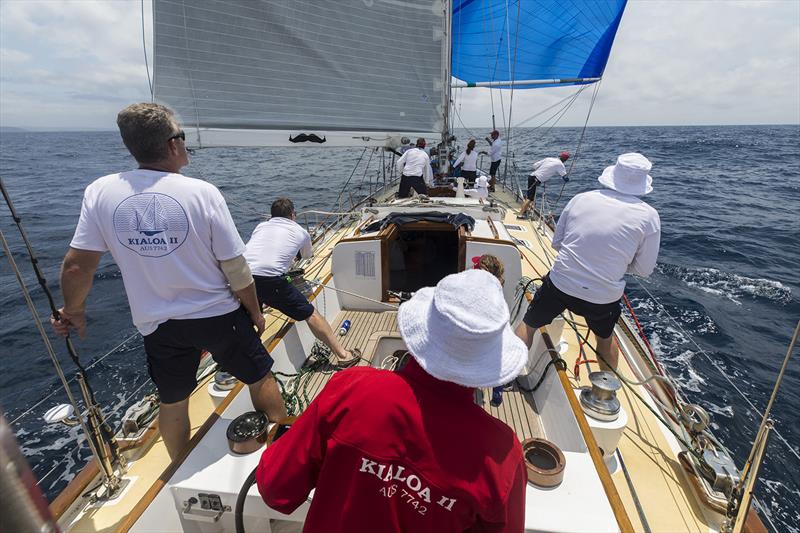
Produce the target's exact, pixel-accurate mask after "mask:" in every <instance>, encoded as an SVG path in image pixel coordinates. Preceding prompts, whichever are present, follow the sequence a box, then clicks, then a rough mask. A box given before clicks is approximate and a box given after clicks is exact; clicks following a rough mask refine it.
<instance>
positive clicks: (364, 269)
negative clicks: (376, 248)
mask: <svg viewBox="0 0 800 533" xmlns="http://www.w3.org/2000/svg"><path fill="white" fill-rule="evenodd" d="M356 276H360V277H362V278H374V277H375V252H356Z"/></svg>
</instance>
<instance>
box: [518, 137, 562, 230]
mask: <svg viewBox="0 0 800 533" xmlns="http://www.w3.org/2000/svg"><path fill="white" fill-rule="evenodd" d="M567 159H569V152H561V153H560V154H559V156H558V157H545V158H544V159H542V160H540V161H537V162H536V163H534V164H533V172H531V175H530V176H529V177H528V192H527V195H526V197H525V201H524V202H522V208H521V209H520V210H519V214H520V216H519V217H517V218H525V217H526V214H527V212H528V207H529V206H530V205H531V202H534V201H535V200H536V187H537V186H538V185H540V184H542V183H547V182H548V181H550V178H554V177H556V176H561V177H562V178H563V179H564V181H569V178H568V177H567V167H565V166H564V162H565V161H566V160H567Z"/></svg>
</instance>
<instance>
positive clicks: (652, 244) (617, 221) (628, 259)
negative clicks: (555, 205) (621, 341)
mask: <svg viewBox="0 0 800 533" xmlns="http://www.w3.org/2000/svg"><path fill="white" fill-rule="evenodd" d="M651 168H652V164H651V163H650V161H648V160H647V158H646V157H644V156H643V155H641V154H636V153H630V154H622V155H621V156H619V157H618V158H617V164H616V165H611V166H610V167H607V168H606V169H605V171H604V172H603V174H602V175H601V176H600V177H599V178H598V181H600V183H602V184H603V185H604V186H605V187H606V189H599V190H595V191H589V192H584V193H581V194H578V195H576V196H575V197H574V198H573V199H572V200H570V201H569V203H568V204H567V206H566V207H565V208H564V211H562V213H561V216H560V217H559V219H558V225H557V226H556V231H555V234H554V235H553V248H555V249H556V250H557V251H558V256H557V257H556V260H555V262H554V263H553V266H552V268H551V269H550V272H549V273H548V274H547V275H545V277H544V280H543V282H542V286H541V287H540V288H539V289H538V290H537V291H536V295H535V296H534V297H533V301H532V302H531V305H530V306H529V308H528V312H527V313H526V314H525V318H524V319H523V321H522V323H521V324H520V325H519V326H518V327H517V331H516V333H517V335H518V336H519V337H520V338H521V339H522V340H523V341H525V342H526V343H527V344H528V346H529V347H530V346H531V343H532V342H533V334H534V332H535V331H536V330H537V329H538V328H540V327H541V326H545V325H547V324H549V323H550V322H552V321H553V319H554V318H555V317H556V316H558V315H559V314H561V313H562V312H563V311H564V309H569V310H570V311H572V312H573V313H575V314H577V315H580V316H582V317H584V318H585V319H586V325H587V326H588V327H589V329H590V330H591V331H592V333H594V334H595V337H596V338H597V353H598V355H599V356H600V358H601V366H605V364H604V363H603V361H602V360H604V361H605V363H607V364H608V365H610V366H611V367H613V368H616V366H617V359H618V348H617V346H616V344H614V343H613V342H612V341H613V333H614V325H615V324H616V323H617V319H618V318H619V315H620V300H621V298H622V294H623V292H624V290H625V280H624V279H623V278H624V276H625V274H626V273H627V274H634V275H637V276H649V275H650V274H651V273H652V272H653V269H654V268H655V266H656V259H657V258H658V249H659V245H660V241H661V221H660V219H659V217H658V212H657V211H656V210H655V209H653V208H652V207H651V206H649V205H648V204H646V203H645V202H644V201H643V200H642V199H641V198H639V196H644V195H645V194H648V193H650V192H651V191H652V190H653V186H652V182H653V178H651V177H650V176H649V175H648V172H650V169H651Z"/></svg>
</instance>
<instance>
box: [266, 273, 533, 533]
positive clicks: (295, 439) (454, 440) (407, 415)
mask: <svg viewBox="0 0 800 533" xmlns="http://www.w3.org/2000/svg"><path fill="white" fill-rule="evenodd" d="M508 319H509V311H508V306H507V305H506V302H505V299H504V298H503V291H502V288H501V286H500V282H499V281H498V280H497V278H495V277H494V276H492V275H491V274H489V273H488V272H485V271H482V270H467V271H465V272H461V273H459V274H453V275H450V276H447V277H445V278H444V279H443V280H442V281H440V282H439V284H438V285H437V286H436V287H435V288H433V287H426V288H423V289H420V290H419V291H417V293H416V294H415V295H414V297H413V298H411V300H409V301H408V302H406V303H404V304H403V305H401V306H400V309H399V311H398V314H397V324H398V326H399V329H400V334H401V336H402V337H403V340H404V341H405V343H406V346H407V348H408V351H409V353H410V354H411V357H408V363H407V364H406V365H405V367H403V368H402V369H400V370H398V371H388V370H379V369H375V368H372V367H368V366H365V367H356V368H352V369H349V370H344V371H342V372H339V373H338V374H336V375H334V376H333V377H332V378H331V380H330V381H329V382H328V384H327V385H326V387H325V389H324V390H323V391H322V392H320V394H319V396H318V397H317V398H316V399H315V400H314V401H313V402H312V403H311V405H310V406H309V407H308V409H307V410H306V411H305V412H304V413H303V415H302V416H301V417H300V418H299V419H298V420H297V422H296V423H295V424H294V425H293V426H292V428H291V429H290V430H289V431H288V432H287V433H286V434H285V435H284V436H283V437H281V439H280V440H279V441H276V442H275V443H274V444H273V445H271V446H270V447H268V448H267V449H266V451H265V452H264V454H263V455H262V456H261V461H260V463H259V466H258V470H257V473H256V480H257V483H258V489H259V492H260V493H261V496H262V498H263V499H264V501H265V502H266V503H267V505H269V506H270V507H272V508H273V509H276V510H278V511H280V512H282V513H291V512H293V511H294V510H295V509H297V508H298V507H299V506H300V505H302V504H303V503H304V502H305V501H306V498H307V497H308V495H309V493H310V491H311V489H314V488H316V490H315V493H314V498H313V500H312V501H311V507H310V508H309V510H308V514H307V516H306V520H305V525H304V529H303V531H305V532H315V531H325V532H349V531H381V532H387V531H388V532H392V531H467V530H470V531H473V530H475V531H478V530H480V531H484V530H485V531H522V530H523V528H524V521H525V486H526V482H527V475H526V470H525V463H524V459H523V456H522V448H521V446H520V443H519V441H518V440H517V437H516V436H515V435H514V432H513V430H511V428H509V427H508V426H506V425H505V424H504V423H502V422H501V421H499V420H497V419H496V418H494V417H492V416H491V415H489V414H488V413H487V412H486V411H484V410H483V409H482V408H481V407H480V406H478V405H476V404H475V401H474V397H475V388H478V387H481V388H482V387H493V386H496V385H500V384H504V383H508V382H510V381H512V380H513V379H514V378H515V377H516V376H517V374H519V373H520V371H521V370H522V368H523V366H524V364H525V362H526V361H527V358H528V350H527V349H526V348H525V345H524V344H523V343H522V342H521V341H520V340H519V338H517V337H516V336H515V335H514V333H513V332H512V331H511V328H510V327H509V325H508Z"/></svg>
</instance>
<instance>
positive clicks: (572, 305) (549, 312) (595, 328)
mask: <svg viewBox="0 0 800 533" xmlns="http://www.w3.org/2000/svg"><path fill="white" fill-rule="evenodd" d="M619 302H620V301H619V300H617V301H616V302H611V303H609V304H595V303H592V302H587V301H586V300H581V299H580V298H576V297H574V296H570V295H569V294H567V293H565V292H562V291H560V290H559V289H558V287H556V286H555V285H553V282H552V281H550V276H545V277H544V280H543V281H542V286H541V287H539V289H538V290H537V291H536V294H534V296H533V301H531V305H530V306H529V307H528V312H527V313H525V318H523V319H522V321H523V322H525V323H526V324H527V325H528V326H530V327H532V328H533V329H539V328H540V327H542V326H546V325H548V324H550V323H551V322H552V321H553V319H554V318H555V317H557V316H558V315H560V314H561V313H563V312H564V309H569V310H570V311H572V312H573V313H575V314H576V315H580V316H582V317H583V318H584V320H586V325H587V326H589V329H590V330H591V331H592V333H594V334H595V335H596V336H598V337H600V338H602V339H607V338H608V337H610V336H611V335H612V333H614V325H615V324H616V323H617V320H618V319H619V315H620V313H622V309H621V308H620V305H619Z"/></svg>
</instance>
